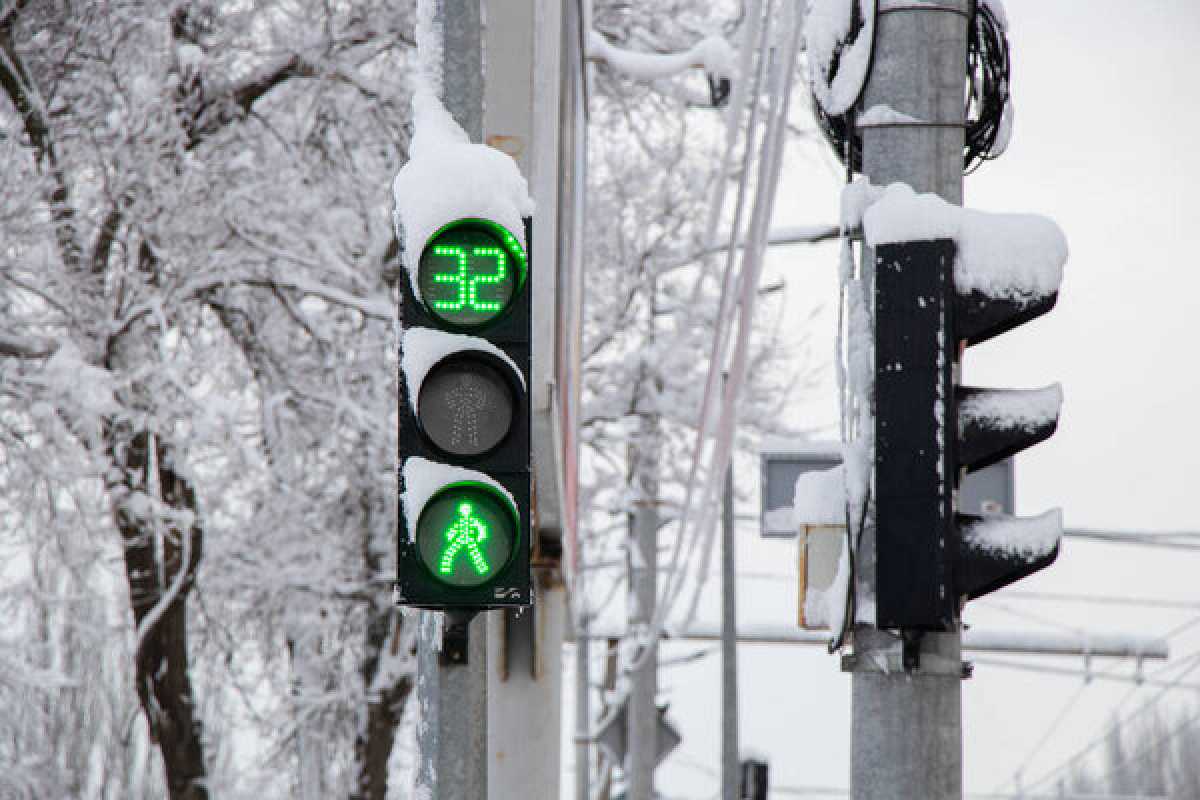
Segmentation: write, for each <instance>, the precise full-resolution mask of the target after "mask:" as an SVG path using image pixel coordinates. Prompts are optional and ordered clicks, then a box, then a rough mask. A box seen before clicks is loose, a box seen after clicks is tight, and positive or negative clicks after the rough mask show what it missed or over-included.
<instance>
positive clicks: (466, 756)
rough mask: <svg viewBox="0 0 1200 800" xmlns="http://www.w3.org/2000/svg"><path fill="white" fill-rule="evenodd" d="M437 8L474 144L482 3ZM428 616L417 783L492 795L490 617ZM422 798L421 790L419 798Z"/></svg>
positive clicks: (447, 72)
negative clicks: (489, 768) (489, 771)
mask: <svg viewBox="0 0 1200 800" xmlns="http://www.w3.org/2000/svg"><path fill="white" fill-rule="evenodd" d="M422 2H425V3H432V5H433V8H434V29H435V33H436V32H440V33H441V37H442V41H441V52H442V64H441V72H442V75H441V77H442V97H441V100H442V104H443V105H444V106H445V107H446V110H447V111H449V112H450V114H451V115H452V116H453V117H454V119H455V120H456V121H457V122H458V124H459V125H461V126H462V127H463V130H465V131H466V132H467V135H468V136H470V137H471V140H472V141H475V142H478V141H480V140H481V138H482V136H483V39H482V25H481V19H480V9H479V0H422ZM487 616H488V615H487V614H486V613H481V614H476V615H475V616H474V617H473V618H470V619H469V620H468V619H465V618H462V617H458V616H456V615H454V614H453V613H446V614H445V615H443V614H442V612H437V611H422V612H421V620H420V633H419V640H418V646H417V653H418V658H417V703H418V708H419V713H420V715H421V722H420V723H419V724H418V725H417V752H418V763H417V785H418V786H419V787H423V788H428V789H429V790H430V792H431V795H430V797H433V798H437V800H485V798H486V797H487V790H488V783H487V761H488V759H487V625H486V619H487ZM418 796H420V793H418Z"/></svg>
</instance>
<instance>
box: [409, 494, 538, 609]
mask: <svg viewBox="0 0 1200 800" xmlns="http://www.w3.org/2000/svg"><path fill="white" fill-rule="evenodd" d="M518 527H519V523H518V521H517V511H516V509H515V508H513V506H512V503H510V502H509V500H508V498H507V497H505V496H504V495H503V494H502V493H501V492H499V491H497V490H496V489H493V488H492V487H490V486H486V485H484V484H482V483H455V484H451V485H450V486H447V487H445V488H444V489H442V490H440V491H439V492H438V493H437V494H435V495H434V496H433V497H432V498H431V499H430V501H429V502H428V503H426V504H425V508H424V509H422V510H421V516H420V517H419V518H418V519H417V552H418V553H419V554H420V556H421V562H422V563H423V564H424V565H425V568H426V569H428V570H429V573H430V574H431V575H433V577H434V578H436V579H437V580H439V581H441V582H442V583H445V584H449V585H451V586H480V585H482V584H484V583H487V582H488V581H489V580H491V579H492V578H494V577H495V576H496V574H497V573H498V572H500V570H502V569H503V568H504V567H505V566H506V565H507V564H508V562H509V559H510V558H512V555H513V552H514V551H515V550H516V546H517V538H518Z"/></svg>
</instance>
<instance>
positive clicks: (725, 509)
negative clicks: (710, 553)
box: [721, 464, 739, 800]
mask: <svg viewBox="0 0 1200 800" xmlns="http://www.w3.org/2000/svg"><path fill="white" fill-rule="evenodd" d="M734 556H735V552H734V542H733V465H732V464H730V466H729V467H728V468H727V469H726V470H725V494H724V497H723V498H722V508H721V798H722V800H739V798H738V683H737V681H738V669H737V599H736V598H737V595H736V587H735V578H734V575H735V573H734V563H735V559H734Z"/></svg>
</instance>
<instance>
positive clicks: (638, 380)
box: [583, 2, 806, 599]
mask: <svg viewBox="0 0 1200 800" xmlns="http://www.w3.org/2000/svg"><path fill="white" fill-rule="evenodd" d="M736 11H737V9H736V8H714V7H713V6H712V4H707V3H679V2H673V3H663V4H656V3H654V4H645V5H641V6H636V7H634V6H629V5H628V4H624V3H605V2H598V3H596V4H595V20H594V27H595V29H596V31H597V32H598V33H599V34H600V35H602V36H603V37H605V39H606V41H608V42H610V43H611V44H613V45H615V46H617V47H621V48H624V49H627V50H635V51H643V52H651V53H655V52H679V51H683V50H686V49H688V48H689V47H691V46H693V45H694V44H695V43H696V42H697V40H699V39H700V38H702V37H704V36H707V35H712V34H724V35H726V36H731V35H732V34H733V33H735V32H736V30H737V28H738V24H739V22H740V20H739V19H738V18H737V17H736ZM594 75H595V80H594V82H593V84H592V87H593V93H592V104H591V108H590V111H591V117H590V120H589V131H590V136H589V143H588V147H589V162H588V170H589V187H588V188H589V195H588V217H589V219H590V220H593V221H595V222H594V224H593V225H591V226H590V227H589V231H588V233H589V239H588V249H587V262H586V265H585V270H586V278H585V280H586V286H587V292H586V297H587V300H586V327H585V337H584V338H585V342H584V351H583V358H584V370H583V375H584V385H583V391H584V395H583V396H584V403H583V408H584V414H583V442H584V446H585V454H584V465H585V479H584V493H583V508H584V516H583V519H584V521H585V524H586V528H585V531H584V536H585V539H587V540H588V541H589V543H590V546H591V547H593V548H594V553H593V556H594V558H595V560H606V556H605V554H606V553H607V557H608V558H611V556H612V555H613V554H614V553H618V552H619V551H620V550H622V549H624V546H625V539H626V537H627V536H628V535H629V525H630V516H629V515H630V510H631V505H632V503H633V502H634V501H636V500H644V501H647V502H651V503H653V504H655V505H656V506H658V507H659V510H660V520H661V522H662V524H663V525H664V527H666V526H670V525H671V524H672V523H673V522H675V521H676V519H677V517H678V515H679V511H680V506H681V504H682V502H683V493H684V487H685V485H686V483H687V480H688V476H689V472H690V470H691V463H692V456H693V452H694V447H695V441H696V438H695V437H696V426H697V420H698V416H699V409H700V405H701V397H702V393H703V388H704V382H705V379H706V376H707V371H708V364H709V359H710V355H711V352H712V342H713V332H714V330H715V328H716V325H717V323H718V320H717V316H718V311H719V307H720V296H719V295H720V282H721V281H720V271H721V268H722V267H723V260H724V253H721V254H720V256H719V257H718V258H714V257H712V255H711V254H710V255H709V257H708V261H707V264H706V263H705V259H704V258H703V257H702V255H703V254H704V253H705V252H706V248H707V247H708V246H709V245H710V244H711V243H712V242H713V241H714V240H715V241H717V242H718V243H720V242H721V237H722V235H723V236H725V237H727V236H728V233H727V232H725V231H726V230H727V225H728V220H726V221H724V222H723V223H722V225H721V226H720V227H721V231H722V233H718V232H715V231H710V230H708V229H707V227H706V226H707V222H708V218H709V210H710V206H711V202H712V198H713V190H714V187H715V186H716V184H717V182H719V181H722V180H725V181H728V182H729V186H730V187H731V191H733V190H735V189H736V176H734V175H722V174H721V162H722V152H723V147H724V142H723V140H722V135H721V132H722V129H723V120H722V119H721V118H720V115H719V113H718V112H716V111H714V110H713V109H712V108H711V107H709V105H708V102H709V87H708V86H707V84H706V82H705V75H704V73H703V72H700V71H694V72H693V73H692V74H691V75H687V76H681V77H677V78H673V79H669V80H661V81H654V82H650V83H648V82H646V81H644V80H640V79H639V77H638V76H637V75H629V74H626V73H623V72H621V70H620V69H619V68H614V67H612V66H610V65H608V64H600V65H598V66H597V68H596V71H595V73H594ZM743 146H744V145H743ZM718 262H720V263H718ZM764 300H765V302H764V303H763V305H761V306H760V307H759V314H758V318H757V319H756V327H755V333H754V339H753V342H754V344H753V346H752V348H751V355H750V363H749V368H748V371H747V372H748V380H747V383H746V386H745V389H744V391H743V392H742V394H741V406H740V411H739V421H740V427H739V430H738V438H737V442H738V444H739V446H741V447H742V448H745V450H743V452H745V451H746V450H749V449H751V448H752V447H753V446H754V445H755V444H756V442H757V439H758V437H759V436H760V435H761V434H764V433H782V432H786V431H787V427H786V424H785V423H784V422H783V421H782V418H783V414H782V410H783V408H784V405H785V403H786V401H787V399H788V395H789V392H790V391H791V389H793V388H794V387H795V386H796V385H797V383H798V382H801V381H803V380H804V378H805V377H806V373H805V372H804V370H803V369H796V368H794V367H789V366H786V363H787V359H788V357H789V356H790V355H794V354H795V352H796V349H793V348H789V347H788V343H787V342H785V341H783V340H782V339H781V338H780V336H779V332H778V325H779V322H780V308H779V307H778V306H777V305H776V304H775V303H774V298H773V297H766V298H764ZM719 368H720V367H718V369H719ZM599 588H600V590H599V591H598V592H597V599H600V598H602V597H603V596H605V595H606V594H608V592H607V591H606V589H607V587H605V586H604V585H603V584H601V586H600V587H599Z"/></svg>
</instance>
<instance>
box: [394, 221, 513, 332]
mask: <svg viewBox="0 0 1200 800" xmlns="http://www.w3.org/2000/svg"><path fill="white" fill-rule="evenodd" d="M527 269H528V266H527V263H526V257H525V251H524V249H523V248H522V247H521V243H520V242H519V241H517V238H516V237H515V236H514V235H513V234H512V233H511V232H510V231H508V230H506V229H505V228H504V227H503V226H501V225H498V224H496V223H494V222H491V221H490V220H482V219H461V220H457V221H456V222H452V223H450V224H449V225H446V226H444V227H443V228H442V229H441V230H439V231H438V232H437V233H435V234H434V235H433V236H432V237H431V238H430V240H429V242H428V243H427V244H426V245H425V249H424V250H423V251H422V253H421V260H420V264H419V266H418V270H417V284H418V287H419V289H420V292H421V302H422V304H423V305H424V306H425V308H426V310H427V311H428V312H429V313H430V314H432V315H433V316H434V317H435V318H436V319H437V320H438V321H439V322H442V323H443V324H445V325H446V326H447V327H450V328H454V329H458V330H472V329H479V328H483V327H486V326H487V325H488V324H489V323H491V322H493V321H495V320H497V319H499V318H500V317H502V316H504V315H505V313H507V311H508V310H509V308H510V307H511V306H512V304H513V301H514V300H515V299H516V296H517V293H518V292H520V291H521V289H522V287H523V286H524V283H525V273H526V270H527Z"/></svg>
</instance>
